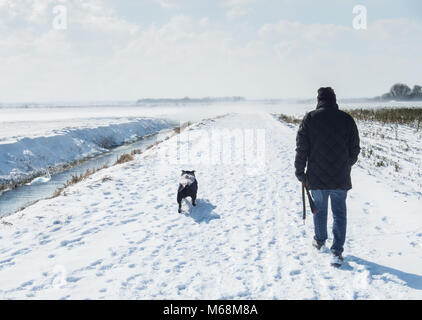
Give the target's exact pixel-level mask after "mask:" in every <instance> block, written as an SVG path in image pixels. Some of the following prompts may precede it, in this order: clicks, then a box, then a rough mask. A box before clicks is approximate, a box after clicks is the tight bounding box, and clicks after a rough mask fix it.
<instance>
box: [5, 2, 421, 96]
mask: <svg viewBox="0 0 422 320" xmlns="http://www.w3.org/2000/svg"><path fill="white" fill-rule="evenodd" d="M58 5H60V6H64V7H65V8H66V17H67V25H66V28H65V29H63V30H56V29H55V28H53V27H52V21H54V20H55V19H56V18H57V17H56V16H55V15H54V14H53V12H52V9H53V8H54V7H56V6H58ZM356 5H364V6H365V7H366V9H367V29H366V30H355V29H354V28H353V26H352V23H353V19H354V18H355V16H356V15H355V14H353V8H354V7H355V6H356ZM421 32H422V2H421V1H418V0H404V1H397V0H366V1H352V0H323V1H310V0H214V1H212V0H119V1H118V0H14V1H12V2H11V1H8V0H0V39H2V40H1V41H0V53H1V55H0V69H1V70H2V72H1V73H0V101H18V100H19V101H21V100H26V101H51V100H121V99H123V100H131V99H137V98H145V97H184V96H192V97H200V96H223V95H242V96H246V97H249V98H295V97H297V98H306V97H312V96H313V95H314V92H315V90H316V89H317V88H318V87H319V86H325V85H331V86H333V87H335V88H336V89H337V91H338V93H339V95H340V96H343V97H357V96H359V97H362V96H375V95H378V94H382V93H383V92H385V91H387V90H388V89H389V87H390V86H391V85H392V84H393V83H395V82H405V83H408V84H409V85H411V86H412V85H414V84H416V83H419V84H421V83H422V79H421V77H420V74H422V64H421V61H420V52H421V50H422V45H421V43H422V41H420V40H421Z"/></svg>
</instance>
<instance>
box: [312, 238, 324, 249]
mask: <svg viewBox="0 0 422 320" xmlns="http://www.w3.org/2000/svg"><path fill="white" fill-rule="evenodd" d="M312 246H313V247H315V248H316V249H317V250H321V248H322V247H323V246H324V244H323V243H321V242H318V241H316V240H315V239H314V241H313V242H312Z"/></svg>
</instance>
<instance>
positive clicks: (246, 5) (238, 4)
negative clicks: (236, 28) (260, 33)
mask: <svg viewBox="0 0 422 320" xmlns="http://www.w3.org/2000/svg"><path fill="white" fill-rule="evenodd" d="M255 2H256V0H224V1H223V6H224V7H226V8H227V11H226V16H227V18H229V19H235V18H239V17H243V16H246V15H248V14H249V13H251V12H253V9H252V4H254V3H255Z"/></svg>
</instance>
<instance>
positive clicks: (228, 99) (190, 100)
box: [137, 97, 246, 104]
mask: <svg viewBox="0 0 422 320" xmlns="http://www.w3.org/2000/svg"><path fill="white" fill-rule="evenodd" d="M245 100H246V99H245V98H243V97H215V98H214V97H206V98H199V99H195V98H189V97H185V98H182V99H165V98H164V99H139V100H138V101H137V103H138V104H142V103H182V104H185V103H213V102H240V101H245Z"/></svg>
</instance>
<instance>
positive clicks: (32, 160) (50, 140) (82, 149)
mask: <svg viewBox="0 0 422 320" xmlns="http://www.w3.org/2000/svg"><path fill="white" fill-rule="evenodd" d="M170 127H172V124H171V123H170V122H169V121H166V120H162V119H152V118H144V119H137V120H135V121H131V122H127V123H120V124H109V125H107V126H98V127H95V128H70V129H69V128H68V129H64V130H62V131H61V132H60V133H58V134H55V135H51V136H46V137H33V138H22V139H20V140H18V141H16V142H13V143H8V144H0V185H3V186H4V185H7V184H16V183H21V182H25V181H27V180H28V179H32V178H33V177H36V176H38V175H40V174H44V173H45V172H46V170H47V169H48V168H51V169H54V168H57V167H60V166H65V165H68V164H70V163H73V162H75V161H79V160H82V159H85V158H88V157H92V156H95V155H98V154H100V153H103V152H105V151H107V150H108V149H110V148H112V147H116V146H119V145H122V144H124V143H129V142H133V141H135V140H137V139H139V138H141V137H143V136H146V135H150V134H153V133H157V132H158V131H160V130H163V129H168V128H170Z"/></svg>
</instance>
